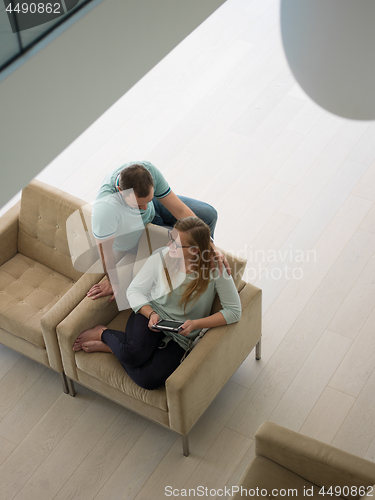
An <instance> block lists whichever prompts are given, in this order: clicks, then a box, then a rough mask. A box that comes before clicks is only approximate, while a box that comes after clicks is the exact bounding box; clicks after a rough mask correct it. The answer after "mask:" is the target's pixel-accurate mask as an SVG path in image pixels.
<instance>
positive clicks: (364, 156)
mask: <svg viewBox="0 0 375 500" xmlns="http://www.w3.org/2000/svg"><path fill="white" fill-rule="evenodd" d="M348 159H349V160H351V161H355V162H358V163H363V164H364V165H367V166H369V165H371V163H373V162H374V160H375V123H373V122H372V124H371V126H370V128H369V129H368V130H367V132H366V133H365V135H364V136H363V138H362V139H361V140H360V141H359V143H358V144H357V146H356V147H355V148H354V149H353V151H352V152H351V153H350V155H349V156H348Z"/></svg>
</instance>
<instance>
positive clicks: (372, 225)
mask: <svg viewBox="0 0 375 500" xmlns="http://www.w3.org/2000/svg"><path fill="white" fill-rule="evenodd" d="M360 227H361V228H362V229H366V231H372V232H373V233H375V205H374V206H373V207H372V209H371V210H370V211H369V213H368V214H367V215H366V217H365V218H364V219H363V221H362V224H361V225H360Z"/></svg>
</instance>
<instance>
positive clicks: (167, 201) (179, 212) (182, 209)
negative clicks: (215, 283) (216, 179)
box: [159, 191, 231, 274]
mask: <svg viewBox="0 0 375 500" xmlns="http://www.w3.org/2000/svg"><path fill="white" fill-rule="evenodd" d="M159 201H160V203H162V204H163V205H164V206H165V208H166V209H167V210H169V211H170V212H171V214H172V215H173V216H174V217H176V219H177V220H180V219H183V218H184V217H196V215H195V213H194V212H193V211H192V210H191V209H190V208H189V207H188V206H186V205H185V203H183V202H182V201H181V200H180V198H178V196H176V195H175V194H174V192H173V191H171V192H170V193H169V194H167V196H165V197H164V198H161V199H160V200H159ZM211 246H212V251H213V254H212V256H213V259H212V264H211V265H212V267H214V266H215V261H216V262H218V263H219V272H220V274H221V273H222V272H223V265H224V266H225V268H226V270H227V271H228V273H229V274H231V269H230V267H229V263H228V261H227V259H226V257H225V256H224V255H223V254H222V253H221V252H219V250H217V248H216V247H215V245H214V243H213V241H212V243H211Z"/></svg>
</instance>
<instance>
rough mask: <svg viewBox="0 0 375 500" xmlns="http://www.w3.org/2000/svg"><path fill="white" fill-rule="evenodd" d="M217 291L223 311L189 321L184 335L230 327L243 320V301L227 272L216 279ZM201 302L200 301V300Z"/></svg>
mask: <svg viewBox="0 0 375 500" xmlns="http://www.w3.org/2000/svg"><path fill="white" fill-rule="evenodd" d="M215 289H216V292H217V294H218V295H219V299H220V302H221V306H222V309H221V310H220V311H219V312H217V313H215V314H211V315H210V316H207V317H205V318H201V319H193V320H190V319H189V320H187V321H185V323H184V324H183V325H182V328H183V331H182V332H181V334H182V335H189V333H191V332H192V331H193V330H197V329H202V328H213V327H215V326H222V325H230V324H231V323H236V322H237V321H239V319H240V318H241V301H240V296H239V295H238V292H237V289H236V285H235V284H234V281H233V278H232V277H231V276H229V274H228V273H227V271H226V270H224V271H223V274H222V275H221V276H219V277H216V279H215ZM198 300H199V299H198Z"/></svg>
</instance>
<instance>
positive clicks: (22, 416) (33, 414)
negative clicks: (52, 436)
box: [0, 369, 63, 444]
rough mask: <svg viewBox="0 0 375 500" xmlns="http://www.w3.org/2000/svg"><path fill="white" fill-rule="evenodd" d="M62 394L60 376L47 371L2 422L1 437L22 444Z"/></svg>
mask: <svg viewBox="0 0 375 500" xmlns="http://www.w3.org/2000/svg"><path fill="white" fill-rule="evenodd" d="M62 394H63V390H62V384H61V378H60V374H59V373H56V372H54V371H52V370H48V369H47V370H45V371H44V372H43V373H42V374H41V376H40V377H39V378H38V379H37V380H36V382H35V383H34V384H33V385H32V386H31V387H30V389H29V390H28V391H26V392H25V394H24V395H23V396H22V397H21V398H20V399H19V401H18V402H17V403H16V404H15V405H14V406H13V408H12V409H11V410H10V411H9V413H8V414H7V415H6V416H5V417H4V418H3V420H2V421H1V422H0V436H3V437H4V438H6V439H9V441H12V443H16V444H19V443H21V441H22V440H23V439H24V438H25V437H26V436H27V434H28V433H29V432H30V431H31V429H32V428H33V427H34V426H35V425H36V424H37V423H38V422H39V420H40V419H41V418H42V417H43V415H44V414H45V413H46V412H47V411H48V409H49V408H50V407H51V406H52V405H53V404H54V403H55V401H56V400H57V398H59V397H60V396H61V395H62Z"/></svg>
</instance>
